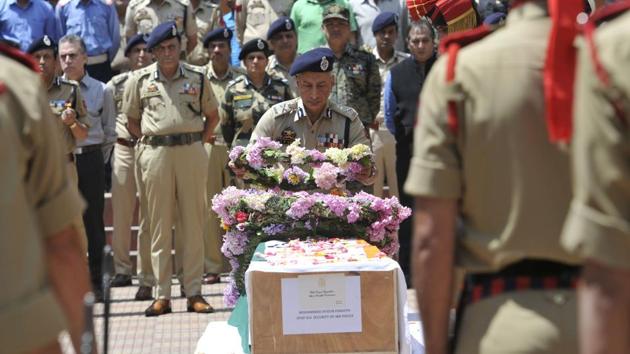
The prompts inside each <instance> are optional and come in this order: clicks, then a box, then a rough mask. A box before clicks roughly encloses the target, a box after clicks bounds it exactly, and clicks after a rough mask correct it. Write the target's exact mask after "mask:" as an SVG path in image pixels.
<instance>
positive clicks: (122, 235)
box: [112, 144, 154, 286]
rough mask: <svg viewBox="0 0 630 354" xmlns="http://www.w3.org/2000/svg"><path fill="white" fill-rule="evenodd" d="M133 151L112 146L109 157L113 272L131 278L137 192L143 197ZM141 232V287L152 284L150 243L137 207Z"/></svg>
mask: <svg viewBox="0 0 630 354" xmlns="http://www.w3.org/2000/svg"><path fill="white" fill-rule="evenodd" d="M135 160H136V157H135V149H134V148H130V147H127V146H124V145H121V144H115V147H114V156H113V158H112V209H113V219H114V220H113V221H114V234H113V237H112V249H113V251H114V269H115V272H116V274H127V275H131V270H132V264H131V257H130V256H129V250H130V243H131V226H132V223H133V213H134V209H135V207H136V191H138V192H139V193H140V198H143V196H144V193H142V191H140V188H138V187H137V184H136V162H135ZM138 221H139V224H140V229H139V231H138V236H137V248H138V258H137V272H138V278H139V279H140V285H141V286H151V285H152V284H153V283H154V277H153V270H152V269H151V242H150V239H149V237H148V224H146V223H145V221H144V213H143V210H142V207H141V206H140V208H139V211H138Z"/></svg>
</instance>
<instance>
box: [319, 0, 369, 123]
mask: <svg viewBox="0 0 630 354" xmlns="http://www.w3.org/2000/svg"><path fill="white" fill-rule="evenodd" d="M322 30H323V31H324V35H325V36H326V41H327V42H328V47H330V49H331V50H332V51H333V53H335V64H334V66H333V76H334V77H335V84H334V86H333V89H332V93H331V97H330V98H331V100H332V101H333V102H335V103H337V104H339V105H343V106H348V107H351V108H353V109H354V110H355V111H357V113H359V119H361V122H363V125H364V126H366V127H369V126H371V125H372V123H373V122H374V119H375V118H376V115H377V114H378V111H379V109H380V107H381V78H380V76H379V73H378V65H377V64H376V58H374V55H372V54H371V53H368V52H366V51H364V50H361V49H356V48H354V47H353V46H352V44H351V43H350V38H351V36H352V32H350V11H349V10H348V9H347V8H346V7H343V6H340V5H337V4H334V5H330V6H328V7H327V8H326V10H324V18H323V22H322Z"/></svg>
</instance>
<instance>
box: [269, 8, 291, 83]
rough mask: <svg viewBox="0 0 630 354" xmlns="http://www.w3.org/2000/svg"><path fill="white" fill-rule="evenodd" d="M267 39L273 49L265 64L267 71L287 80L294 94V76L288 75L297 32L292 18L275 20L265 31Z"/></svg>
mask: <svg viewBox="0 0 630 354" xmlns="http://www.w3.org/2000/svg"><path fill="white" fill-rule="evenodd" d="M267 41H269V45H270V47H271V50H273V55H272V56H270V57H269V64H267V73H269V75H272V76H276V77H281V78H283V79H285V80H287V82H288V83H289V87H291V91H293V93H294V94H295V93H296V92H297V84H296V83H295V78H294V77H293V76H291V75H289V69H290V68H291V65H292V64H293V61H294V60H295V57H297V33H296V32H295V23H293V20H292V19H290V18H288V17H280V18H279V19H277V20H275V21H274V22H273V23H272V24H271V26H269V31H267Z"/></svg>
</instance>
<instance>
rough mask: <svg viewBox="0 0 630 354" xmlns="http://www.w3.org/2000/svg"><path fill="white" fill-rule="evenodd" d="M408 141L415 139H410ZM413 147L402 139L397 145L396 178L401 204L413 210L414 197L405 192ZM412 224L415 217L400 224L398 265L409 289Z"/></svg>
mask: <svg viewBox="0 0 630 354" xmlns="http://www.w3.org/2000/svg"><path fill="white" fill-rule="evenodd" d="M407 139H413V138H412V137H409V138H407ZM411 145H412V144H411V142H409V141H405V139H401V141H399V142H397V143H396V176H397V178H398V189H399V194H400V198H399V199H400V204H402V205H404V206H406V207H409V208H412V209H413V197H412V196H410V195H409V194H407V193H405V192H404V191H403V186H404V185H405V180H406V179H407V174H408V173H409V164H410V163H411V153H412V150H411V149H412V148H411ZM412 223H413V217H409V218H408V219H406V220H405V221H403V222H402V223H401V224H400V229H399V230H398V242H399V243H400V251H399V253H398V263H399V264H400V268H401V269H402V271H403V273H404V274H405V279H406V280H407V286H408V287H410V286H411V240H412V237H413V235H412V233H411V230H412Z"/></svg>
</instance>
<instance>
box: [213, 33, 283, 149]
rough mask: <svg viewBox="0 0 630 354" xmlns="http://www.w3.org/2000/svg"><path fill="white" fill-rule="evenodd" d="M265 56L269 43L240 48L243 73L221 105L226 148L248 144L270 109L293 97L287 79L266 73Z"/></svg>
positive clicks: (232, 85) (231, 86)
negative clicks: (261, 118) (252, 133)
mask: <svg viewBox="0 0 630 354" xmlns="http://www.w3.org/2000/svg"><path fill="white" fill-rule="evenodd" d="M268 57H269V44H267V42H266V41H265V40H263V39H260V38H257V39H253V40H251V41H249V42H247V43H245V44H244V45H243V47H242V48H241V54H239V59H240V60H242V61H243V63H244V65H245V68H246V74H245V75H243V76H240V77H238V78H237V79H236V80H234V81H232V82H231V83H230V84H229V85H228V87H227V88H226V89H225V102H222V103H221V129H222V132H223V138H224V139H225V141H226V142H227V144H228V146H234V145H247V142H248V141H249V138H250V136H251V132H252V130H253V129H254V127H255V126H256V124H257V123H258V120H259V119H260V117H262V115H263V114H264V113H265V112H266V111H267V110H268V109H269V107H271V106H273V105H274V104H276V103H280V102H282V101H286V100H290V99H291V98H293V95H292V93H291V89H290V88H289V84H288V83H287V82H286V80H283V79H279V78H275V77H272V76H270V75H268V74H267V73H266V72H265V68H266V67H267V62H268Z"/></svg>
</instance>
